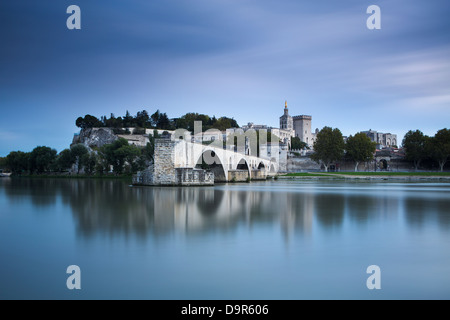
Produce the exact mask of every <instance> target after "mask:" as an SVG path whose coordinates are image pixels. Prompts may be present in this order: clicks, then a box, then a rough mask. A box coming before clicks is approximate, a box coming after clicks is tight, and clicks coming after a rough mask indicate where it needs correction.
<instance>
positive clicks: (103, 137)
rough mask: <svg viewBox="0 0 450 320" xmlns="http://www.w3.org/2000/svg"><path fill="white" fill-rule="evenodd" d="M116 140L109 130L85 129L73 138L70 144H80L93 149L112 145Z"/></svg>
mask: <svg viewBox="0 0 450 320" xmlns="http://www.w3.org/2000/svg"><path fill="white" fill-rule="evenodd" d="M117 139H118V137H117V135H115V134H114V132H113V130H112V129H110V128H87V129H82V130H81V132H80V134H79V135H77V136H75V137H74V138H73V141H72V144H77V143H82V144H84V145H85V146H86V147H88V148H94V147H101V146H103V145H105V144H110V143H113V142H114V141H115V140H117Z"/></svg>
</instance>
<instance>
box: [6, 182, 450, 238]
mask: <svg viewBox="0 0 450 320" xmlns="http://www.w3.org/2000/svg"><path fill="white" fill-rule="evenodd" d="M2 190H3V191H4V192H5V193H6V195H7V198H8V200H9V201H20V202H21V203H23V202H26V201H30V202H31V204H32V205H33V206H34V207H47V208H49V207H50V208H53V207H54V208H55V210H60V209H58V208H59V206H61V205H63V206H64V207H67V208H69V209H70V211H71V212H72V216H73V219H74V221H75V224H76V226H77V227H76V231H77V234H78V235H79V236H80V237H84V238H89V237H91V236H97V235H102V234H103V235H110V236H117V235H123V236H125V237H128V236H132V237H138V238H145V237H147V236H149V235H153V236H164V235H167V234H170V233H172V232H176V233H177V234H185V235H189V234H199V233H205V232H234V231H236V230H237V228H239V227H248V228H252V227H253V226H256V225H263V224H266V225H267V226H277V225H278V226H279V228H278V229H275V230H278V232H281V233H282V234H283V235H284V237H285V238H286V239H289V238H290V237H291V236H293V235H294V234H295V235H296V236H297V235H302V236H309V235H311V234H312V233H313V232H315V231H317V230H321V232H336V231H337V232H344V225H345V223H346V222H350V223H357V224H366V225H367V227H370V223H371V221H373V220H376V219H398V216H399V215H402V216H403V217H404V219H405V222H406V223H408V224H410V225H413V226H416V227H423V226H425V225H426V223H430V221H435V223H438V224H439V226H440V227H442V228H446V229H447V228H450V218H449V217H450V216H449V215H448V214H443V213H442V212H445V210H443V208H444V209H445V208H448V206H449V205H450V199H449V198H448V197H446V196H442V197H441V196H439V194H434V195H433V197H431V196H428V197H431V198H427V195H430V194H431V193H423V194H422V193H417V194H415V196H414V197H412V196H408V194H409V193H408V194H407V195H405V190H404V189H399V191H395V189H394V190H392V191H390V192H387V191H386V190H384V189H383V188H380V189H374V190H375V191H374V190H372V189H368V191H366V190H361V188H360V187H359V186H358V188H356V187H354V188H353V189H352V190H350V189H347V188H346V187H345V186H342V185H339V186H332V185H331V186H325V187H317V184H316V185H314V184H313V182H310V184H307V183H306V184H298V183H289V182H283V181H276V182H271V181H265V182H258V183H251V184H231V185H230V184H223V185H217V186H215V187H192V188H183V187H151V188H148V187H131V186H129V185H128V184H126V183H124V182H123V181H117V180H82V179H73V180H71V179H7V180H4V181H2V188H1V190H0V191H2ZM377 190H379V191H377ZM397 193H398V194H397ZM441 194H442V195H446V193H445V192H444V193H443V192H441ZM0 195H1V194H0ZM400 195H402V196H400ZM419 195H420V197H419ZM418 197H419V198H420V199H419V198H418ZM50 212H52V210H41V211H40V210H37V211H36V213H35V214H49V213H50ZM425 215H426V216H427V219H425V218H424V217H425ZM431 217H432V218H433V219H431ZM425 221H426V223H425Z"/></svg>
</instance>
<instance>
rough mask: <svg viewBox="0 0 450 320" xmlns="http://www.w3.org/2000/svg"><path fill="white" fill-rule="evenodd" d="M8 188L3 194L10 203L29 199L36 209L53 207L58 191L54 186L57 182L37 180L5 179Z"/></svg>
mask: <svg viewBox="0 0 450 320" xmlns="http://www.w3.org/2000/svg"><path fill="white" fill-rule="evenodd" d="M2 183H7V184H8V187H7V188H5V189H4V190H5V193H6V194H7V195H8V198H9V199H10V200H12V201H18V202H22V201H23V199H24V198H30V200H31V203H32V204H33V205H34V206H36V207H45V206H53V205H55V204H56V195H57V194H58V190H57V189H56V188H55V185H56V184H57V183H58V181H55V180H54V179H39V178H11V179H5V181H4V182H2Z"/></svg>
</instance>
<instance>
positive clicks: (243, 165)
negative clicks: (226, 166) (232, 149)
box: [236, 158, 251, 177]
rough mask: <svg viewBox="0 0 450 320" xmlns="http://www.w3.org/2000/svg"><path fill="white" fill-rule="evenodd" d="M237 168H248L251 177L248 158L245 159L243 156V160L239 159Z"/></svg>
mask: <svg viewBox="0 0 450 320" xmlns="http://www.w3.org/2000/svg"><path fill="white" fill-rule="evenodd" d="M236 169H237V170H247V172H248V176H249V177H251V170H250V166H249V165H248V162H247V160H245V158H241V160H239V162H238V163H237V166H236Z"/></svg>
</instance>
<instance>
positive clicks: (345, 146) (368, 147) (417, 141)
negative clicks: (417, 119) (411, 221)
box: [311, 127, 450, 171]
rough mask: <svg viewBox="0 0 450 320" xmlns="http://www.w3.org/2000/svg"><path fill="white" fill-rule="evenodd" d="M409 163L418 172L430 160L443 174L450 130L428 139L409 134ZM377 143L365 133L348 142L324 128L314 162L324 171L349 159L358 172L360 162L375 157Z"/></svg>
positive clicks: (448, 155)
mask: <svg viewBox="0 0 450 320" xmlns="http://www.w3.org/2000/svg"><path fill="white" fill-rule="evenodd" d="M402 144H403V146H402V147H403V148H404V149H405V152H406V159H407V160H409V161H412V162H414V167H415V169H416V170H417V169H418V168H419V165H420V163H421V161H423V160H425V159H428V160H431V161H435V162H437V163H438V164H439V168H440V171H443V170H444V166H445V164H446V163H447V161H448V160H449V159H450V130H449V129H441V130H439V131H438V132H437V133H436V134H435V136H434V137H428V136H426V135H424V134H423V133H422V132H421V131H419V130H415V131H412V130H410V131H408V132H407V133H406V135H405V137H404V139H403V142H402ZM375 146H376V144H375V142H373V141H371V139H370V138H369V137H368V136H367V135H366V134H365V133H362V132H359V133H357V134H355V135H354V136H349V137H348V139H347V141H346V142H345V141H344V137H343V135H342V133H341V131H340V130H339V129H337V128H334V129H333V128H331V127H324V128H323V129H322V130H320V132H319V133H318V134H317V137H316V141H315V143H314V154H312V155H311V159H313V160H314V161H316V162H318V163H322V164H323V165H324V167H325V171H328V168H329V166H330V165H331V164H332V163H334V162H337V161H340V160H343V159H347V160H351V161H354V162H355V171H357V168H358V165H359V163H361V162H367V161H371V160H373V158H374V154H375V150H376V149H375V148H376V147H375Z"/></svg>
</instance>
